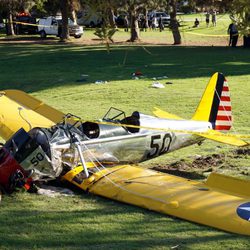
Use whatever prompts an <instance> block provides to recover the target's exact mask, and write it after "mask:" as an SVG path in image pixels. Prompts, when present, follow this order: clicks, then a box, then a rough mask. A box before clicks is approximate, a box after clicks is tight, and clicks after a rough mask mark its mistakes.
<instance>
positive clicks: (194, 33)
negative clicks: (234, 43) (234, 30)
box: [185, 31, 229, 37]
mask: <svg viewBox="0 0 250 250" xmlns="http://www.w3.org/2000/svg"><path fill="white" fill-rule="evenodd" d="M185 33H188V34H191V35H195V36H212V37H228V36H229V35H211V34H201V33H196V32H190V31H186V32H185Z"/></svg>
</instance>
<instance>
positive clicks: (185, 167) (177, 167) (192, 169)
mask: <svg viewBox="0 0 250 250" xmlns="http://www.w3.org/2000/svg"><path fill="white" fill-rule="evenodd" d="M249 155H250V148H243V149H237V150H234V151H231V152H229V153H227V154H224V153H223V154H212V155H208V156H197V157H195V158H194V159H192V160H191V161H188V160H185V159H181V160H179V161H176V162H173V163H171V164H170V165H165V166H163V165H158V166H154V167H152V169H153V170H156V171H160V172H164V173H169V174H173V175H177V176H181V177H185V178H189V179H204V178H206V177H207V175H208V174H209V173H211V172H213V171H217V172H220V171H221V172H223V170H225V169H226V170H232V172H235V173H236V174H237V175H250V166H247V167H246V168H244V169H242V168H240V167H238V165H237V164H235V163H233V161H232V160H233V159H239V158H246V157H248V156H249Z"/></svg>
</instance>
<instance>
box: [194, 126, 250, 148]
mask: <svg viewBox="0 0 250 250" xmlns="http://www.w3.org/2000/svg"><path fill="white" fill-rule="evenodd" d="M194 134H195V133H194ZM197 135H199V136H202V137H204V138H207V139H210V140H213V141H217V142H222V143H225V144H229V145H233V146H237V147H242V146H247V145H249V144H248V143H247V142H245V141H243V140H241V139H239V138H237V137H236V136H234V135H232V134H230V135H229V134H223V133H220V132H219V131H216V130H212V129H210V130H208V131H207V132H206V133H202V134H199V133H197Z"/></svg>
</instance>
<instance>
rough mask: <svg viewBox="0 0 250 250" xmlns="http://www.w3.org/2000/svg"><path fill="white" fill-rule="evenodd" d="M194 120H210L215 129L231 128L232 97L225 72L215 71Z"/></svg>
mask: <svg viewBox="0 0 250 250" xmlns="http://www.w3.org/2000/svg"><path fill="white" fill-rule="evenodd" d="M192 120H196V121H209V122H211V124H212V126H213V129H215V130H229V129H230V128H231V126H232V107H231V99H230V95H229V88H228V84H227V81H226V79H225V77H224V75H223V74H221V73H215V74H214V75H213V76H212V77H211V79H210V81H209V83H208V85H207V87H206V89H205V92H204V93H203V96H202V98H201V101H200V103H199V105H198V107H197V109H196V112H195V114H194V116H193V118H192Z"/></svg>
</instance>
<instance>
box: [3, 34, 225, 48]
mask: <svg viewBox="0 0 250 250" xmlns="http://www.w3.org/2000/svg"><path fill="white" fill-rule="evenodd" d="M127 40H128V39H127V38H124V37H118V38H115V42H114V43H111V44H110V46H112V45H115V46H117V45H127V46H129V45H159V46H173V41H172V38H171V39H170V38H169V39H168V40H164V39H160V40H159V39H157V38H154V37H150V38H147V37H145V38H142V39H141V40H140V41H137V42H134V43H131V42H129V41H127ZM0 44H15V45H19V44H20V45H22V44H40V45H46V44H47V45H57V44H58V45H60V44H61V45H73V46H91V45H94V46H96V45H105V42H103V41H102V40H101V39H98V38H95V37H93V35H89V36H87V35H85V36H83V37H82V38H79V39H75V38H70V39H69V40H68V41H67V42H60V39H59V38H58V37H53V36H49V37H47V38H46V39H41V38H40V37H38V36H29V35H22V36H10V37H1V38H0ZM226 45H227V42H226V41H225V38H216V39H208V40H206V41H202V42H201V41H200V40H199V39H192V40H189V39H185V38H183V42H182V44H181V45H174V46H195V47H196V46H206V47H207V46H209V47H210V46H211V47H213V46H226Z"/></svg>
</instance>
